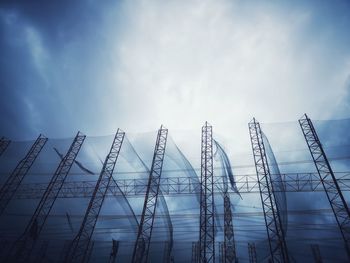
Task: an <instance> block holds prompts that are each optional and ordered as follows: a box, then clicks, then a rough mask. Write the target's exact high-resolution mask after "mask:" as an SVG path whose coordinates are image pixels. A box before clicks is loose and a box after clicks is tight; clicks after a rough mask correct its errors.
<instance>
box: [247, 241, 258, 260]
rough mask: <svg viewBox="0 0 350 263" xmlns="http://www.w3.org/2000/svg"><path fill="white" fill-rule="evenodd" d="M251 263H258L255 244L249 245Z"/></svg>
mask: <svg viewBox="0 0 350 263" xmlns="http://www.w3.org/2000/svg"><path fill="white" fill-rule="evenodd" d="M248 256H249V263H257V262H258V259H257V257H256V248H255V243H248Z"/></svg>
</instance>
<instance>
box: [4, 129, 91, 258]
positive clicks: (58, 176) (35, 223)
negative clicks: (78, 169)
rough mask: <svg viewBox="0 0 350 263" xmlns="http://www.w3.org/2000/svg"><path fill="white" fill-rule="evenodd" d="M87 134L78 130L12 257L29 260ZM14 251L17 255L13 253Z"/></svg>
mask: <svg viewBox="0 0 350 263" xmlns="http://www.w3.org/2000/svg"><path fill="white" fill-rule="evenodd" d="M85 137H86V136H85V135H83V134H82V133H80V132H78V133H77V135H76V136H75V138H74V141H73V143H72V144H71V146H70V148H69V150H68V152H67V154H66V155H65V156H64V158H63V159H62V160H61V162H60V164H59V165H58V167H57V169H56V171H55V173H54V175H53V177H52V178H51V181H50V183H49V185H48V186H47V188H46V191H45V193H44V195H43V196H42V198H41V200H40V202H39V204H38V206H37V208H36V210H35V212H34V214H33V216H32V218H31V219H30V221H29V223H28V225H27V227H26V229H25V231H24V233H23V234H22V235H21V237H20V238H19V239H18V240H17V241H16V242H15V244H14V247H13V248H12V249H11V252H10V253H11V254H10V257H12V256H15V259H16V261H17V262H26V261H28V260H29V257H30V254H31V251H32V249H33V247H34V245H35V243H36V240H37V239H38V237H39V235H40V233H41V230H42V229H43V227H44V224H45V222H46V219H47V217H48V216H49V214H50V211H51V209H52V207H53V205H54V203H55V201H56V199H57V196H58V193H59V191H60V190H61V188H62V186H63V183H64V180H65V179H66V177H67V175H68V173H69V171H70V169H71V167H72V165H73V163H74V161H75V158H76V156H77V155H78V153H79V150H80V148H81V146H82V144H83V142H84V140H85ZM13 252H14V253H15V255H13Z"/></svg>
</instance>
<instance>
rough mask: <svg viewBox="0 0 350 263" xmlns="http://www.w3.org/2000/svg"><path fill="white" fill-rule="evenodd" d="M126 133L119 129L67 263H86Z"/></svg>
mask: <svg viewBox="0 0 350 263" xmlns="http://www.w3.org/2000/svg"><path fill="white" fill-rule="evenodd" d="M124 136H125V133H124V132H122V131H121V130H119V129H118V131H117V133H116V135H115V137H114V140H113V143H112V146H111V149H110V151H109V154H108V155H107V157H106V159H105V161H104V164H103V167H102V170H101V173H100V176H99V178H98V180H97V183H96V186H95V189H94V192H93V194H92V197H91V199H90V203H89V205H88V208H87V210H86V212H85V216H84V220H83V222H82V224H81V226H80V229H79V232H78V234H77V236H76V237H75V238H74V240H73V242H72V246H71V250H70V253H69V255H68V256H67V259H66V262H86V259H87V258H86V255H87V252H88V248H89V245H90V241H91V237H92V234H93V232H94V229H95V225H96V222H97V219H98V216H99V214H100V211H101V208H102V204H103V201H104V199H105V196H106V193H107V190H108V187H109V185H110V182H111V178H112V176H113V171H114V167H115V164H116V162H117V160H118V156H119V152H120V149H121V147H122V144H123V140H124Z"/></svg>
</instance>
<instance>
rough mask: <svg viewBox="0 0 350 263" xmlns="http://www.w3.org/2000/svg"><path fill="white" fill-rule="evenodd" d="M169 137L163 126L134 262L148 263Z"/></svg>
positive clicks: (151, 173)
mask: <svg viewBox="0 0 350 263" xmlns="http://www.w3.org/2000/svg"><path fill="white" fill-rule="evenodd" d="M167 137H168V129H165V128H164V127H163V126H161V127H160V129H159V130H158V136H157V141H156V145H155V149H154V154H153V160H152V167H151V171H150V175H149V179H148V185H147V191H146V197H145V202H144V205H143V210H142V215H141V221H140V225H139V229H138V233H137V239H136V242H135V247H134V252H133V256H132V262H133V263H147V262H148V255H149V248H150V243H151V237H152V230H153V222H154V217H155V212H156V207H157V200H158V193H159V186H160V178H161V175H162V168H163V160H164V154H165V147H166V142H167Z"/></svg>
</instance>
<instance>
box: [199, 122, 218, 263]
mask: <svg viewBox="0 0 350 263" xmlns="http://www.w3.org/2000/svg"><path fill="white" fill-rule="evenodd" d="M213 176H214V174H213V128H212V126H210V125H208V122H206V123H205V125H204V126H203V127H202V143H201V195H200V229H199V262H201V263H202V262H203V263H204V262H205V263H212V262H215V231H214V227H215V226H214V178H213Z"/></svg>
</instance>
